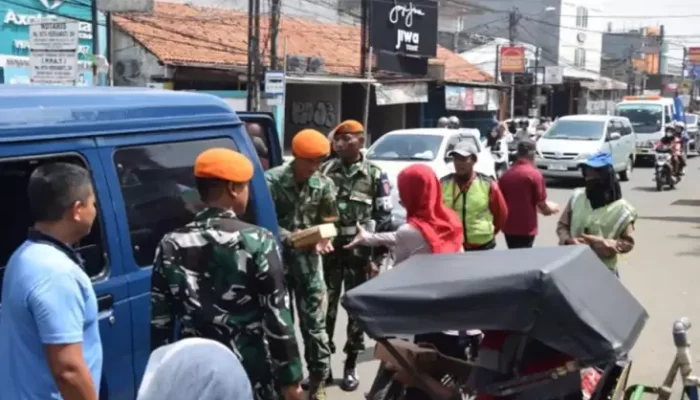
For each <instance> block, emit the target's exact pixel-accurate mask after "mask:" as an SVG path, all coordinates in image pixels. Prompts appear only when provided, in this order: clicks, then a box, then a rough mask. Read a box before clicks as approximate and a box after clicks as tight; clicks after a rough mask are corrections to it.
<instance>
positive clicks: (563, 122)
mask: <svg viewBox="0 0 700 400" xmlns="http://www.w3.org/2000/svg"><path fill="white" fill-rule="evenodd" d="M604 127H605V121H584V120H571V119H558V120H557V121H556V122H555V123H554V125H552V127H551V128H549V129H548V130H547V133H545V134H544V136H542V137H543V138H547V139H570V140H598V139H600V138H601V137H602V136H603V128H604Z"/></svg>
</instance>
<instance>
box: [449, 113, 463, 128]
mask: <svg viewBox="0 0 700 400" xmlns="http://www.w3.org/2000/svg"><path fill="white" fill-rule="evenodd" d="M449 121H450V128H453V129H457V128H459V126H460V124H461V123H460V121H459V118H457V117H456V116H454V115H453V116H451V117H450V119H449Z"/></svg>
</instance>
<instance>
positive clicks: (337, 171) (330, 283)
mask: <svg viewBox="0 0 700 400" xmlns="http://www.w3.org/2000/svg"><path fill="white" fill-rule="evenodd" d="M332 144H333V149H334V150H335V152H336V153H337V154H338V158H335V159H332V160H330V161H327V162H326V163H324V165H323V166H322V167H321V171H322V172H323V174H324V175H326V176H327V177H329V178H330V179H331V180H333V183H334V184H335V187H336V190H337V192H338V196H337V202H338V209H339V216H340V218H339V219H338V221H337V222H336V227H337V230H338V237H337V238H336V240H335V242H334V243H333V247H334V248H335V249H336V250H335V251H334V252H333V253H330V254H328V255H326V256H325V257H324V260H323V270H324V277H325V280H326V287H327V288H328V314H327V317H326V332H328V339H329V347H330V350H331V353H332V354H334V353H335V345H334V344H333V333H334V331H335V322H336V316H337V312H338V302H339V301H340V294H341V292H342V289H343V286H344V287H345V291H348V290H350V289H352V288H354V287H356V286H358V285H360V284H362V283H364V282H365V281H367V279H369V278H370V277H372V276H374V275H375V274H376V273H377V272H378V267H377V265H379V264H380V263H381V259H382V258H383V257H384V255H385V253H386V252H385V251H383V252H382V251H376V252H373V251H371V250H370V249H354V250H348V249H343V248H342V247H343V246H344V245H346V244H348V243H349V242H350V241H351V240H352V239H353V237H355V235H356V234H357V227H356V226H357V224H358V223H360V224H365V223H367V222H369V221H374V222H375V223H376V225H377V228H376V230H377V231H378V232H381V231H390V230H391V229H392V227H393V226H392V220H391V209H392V203H391V198H390V194H391V185H390V183H389V179H388V177H387V176H386V174H385V173H383V172H382V170H381V169H380V168H379V167H378V166H376V165H375V164H373V163H371V162H370V161H368V160H367V159H365V158H364V157H363V155H362V152H361V150H362V148H363V147H364V144H365V130H364V127H363V126H362V124H361V123H359V122H357V121H354V120H348V121H344V122H343V123H341V124H340V125H339V126H338V127H337V128H336V129H335V135H334V138H333V142H332ZM364 350H365V342H364V333H363V332H362V330H361V329H360V327H359V326H358V325H357V321H355V320H354V319H353V318H352V317H348V325H347V341H346V343H345V347H344V348H343V352H344V353H345V354H346V355H347V358H346V360H345V366H344V369H343V381H342V383H341V385H340V388H341V389H343V390H344V391H348V392H352V391H355V390H356V389H357V387H358V386H359V384H360V381H359V377H358V375H357V368H356V366H357V356H358V354H359V353H360V352H362V351H364ZM332 380H333V377H332V373H331V374H329V379H328V381H327V382H326V383H330V382H332Z"/></svg>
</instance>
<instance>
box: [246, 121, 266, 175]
mask: <svg viewBox="0 0 700 400" xmlns="http://www.w3.org/2000/svg"><path fill="white" fill-rule="evenodd" d="M245 127H246V131H248V136H250V140H251V141H252V142H253V148H255V152H256V153H257V154H258V159H259V161H260V165H261V166H262V167H263V170H264V171H267V170H268V169H269V168H270V159H269V152H268V148H267V144H265V141H266V139H265V133H264V132H263V128H262V126H260V124H258V123H257V122H250V123H247V124H246V125H245Z"/></svg>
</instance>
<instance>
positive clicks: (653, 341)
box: [297, 158, 700, 400]
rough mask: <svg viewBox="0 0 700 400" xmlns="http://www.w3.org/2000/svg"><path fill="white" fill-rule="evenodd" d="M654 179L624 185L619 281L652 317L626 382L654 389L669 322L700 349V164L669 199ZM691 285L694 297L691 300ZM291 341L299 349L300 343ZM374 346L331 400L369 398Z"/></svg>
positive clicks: (550, 228) (559, 192)
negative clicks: (625, 237) (625, 249)
mask: <svg viewBox="0 0 700 400" xmlns="http://www.w3.org/2000/svg"><path fill="white" fill-rule="evenodd" d="M652 175H653V174H652V169H650V168H644V167H638V168H636V169H635V170H634V173H633V176H632V179H631V181H629V182H623V183H622V188H623V193H624V196H625V198H626V199H627V200H628V201H630V202H631V203H632V204H633V205H634V206H635V207H636V208H637V210H638V212H639V220H638V222H637V224H636V237H635V239H636V243H637V244H636V247H635V249H634V250H633V252H632V253H630V254H629V255H627V256H626V257H625V259H624V260H623V261H622V263H621V267H620V270H621V272H620V274H621V279H622V281H623V282H624V283H625V285H627V287H628V288H629V289H630V291H632V293H633V294H634V295H635V296H636V297H637V298H638V299H639V301H640V302H641V303H642V304H643V305H644V307H646V309H647V312H648V313H649V316H650V318H649V321H648V323H647V325H646V327H645V328H644V331H643V333H642V336H641V338H640V340H639V341H638V342H637V345H636V346H635V348H634V350H633V353H632V359H633V360H634V361H633V367H632V378H631V382H640V383H646V384H659V383H660V382H661V381H662V380H663V378H664V376H665V374H666V371H667V370H668V368H669V367H670V365H671V361H672V358H673V351H674V349H673V342H672V338H671V325H672V323H673V321H674V319H676V318H678V317H681V316H687V317H689V318H690V319H691V321H695V322H696V325H697V327H696V328H695V329H693V330H691V332H690V338H691V341H693V342H694V343H700V300H698V298H699V297H700V263H699V262H698V261H699V260H700V240H698V239H700V185H698V184H697V182H698V180H700V158H695V159H691V160H690V161H689V165H688V169H687V175H686V178H685V180H684V181H683V182H681V184H680V186H679V187H678V188H676V189H675V190H673V191H664V192H656V190H655V188H654V182H653V181H652ZM575 186H576V183H565V182H550V184H549V185H548V195H549V199H550V200H552V201H555V202H557V203H559V204H561V205H562V207H563V205H564V204H565V203H566V201H567V200H568V198H569V196H570V195H571V191H572V188H574V187H575ZM555 226H556V217H540V234H539V236H538V237H537V240H536V243H535V245H536V246H554V245H556V235H555V234H554V229H555ZM498 248H499V249H505V248H506V246H505V242H504V240H503V238H502V237H499V238H498ZM695 285H698V287H697V288H698V289H699V292H698V294H696V295H693V290H694V289H695V288H696V286H695ZM591 295H595V294H593V293H592V294H591ZM696 296H698V297H696ZM436 315H437V313H436ZM346 321H347V317H346V314H345V312H344V310H342V307H341V310H340V311H339V312H338V321H337V327H336V338H335V343H336V347H338V348H340V349H342V348H343V344H344V342H345V326H346ZM297 337H298V338H299V344H300V345H301V336H300V335H297ZM373 345H374V343H373V342H372V341H371V340H369V339H368V340H367V351H365V353H364V354H362V355H361V356H360V360H361V362H360V364H359V368H358V371H359V374H360V379H361V385H360V388H359V389H358V390H357V391H356V392H353V393H345V392H343V391H341V390H340V389H339V388H338V386H337V385H335V386H331V387H330V388H329V389H328V398H329V399H333V400H336V399H363V398H364V397H363V393H364V392H366V391H368V390H369V387H370V385H371V383H372V379H373V378H374V374H375V372H376V369H377V366H378V362H377V361H374V360H373V359H372V352H373ZM300 347H301V346H300ZM344 359H345V357H344V354H342V353H336V354H335V355H333V357H332V368H333V371H335V376H336V382H338V379H339V377H340V375H341V374H342V368H343V362H344ZM695 360H696V361H695V364H696V365H698V363H700V361H699V360H700V356H698V355H696V357H695ZM677 384H678V383H677ZM674 392H675V390H674Z"/></svg>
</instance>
